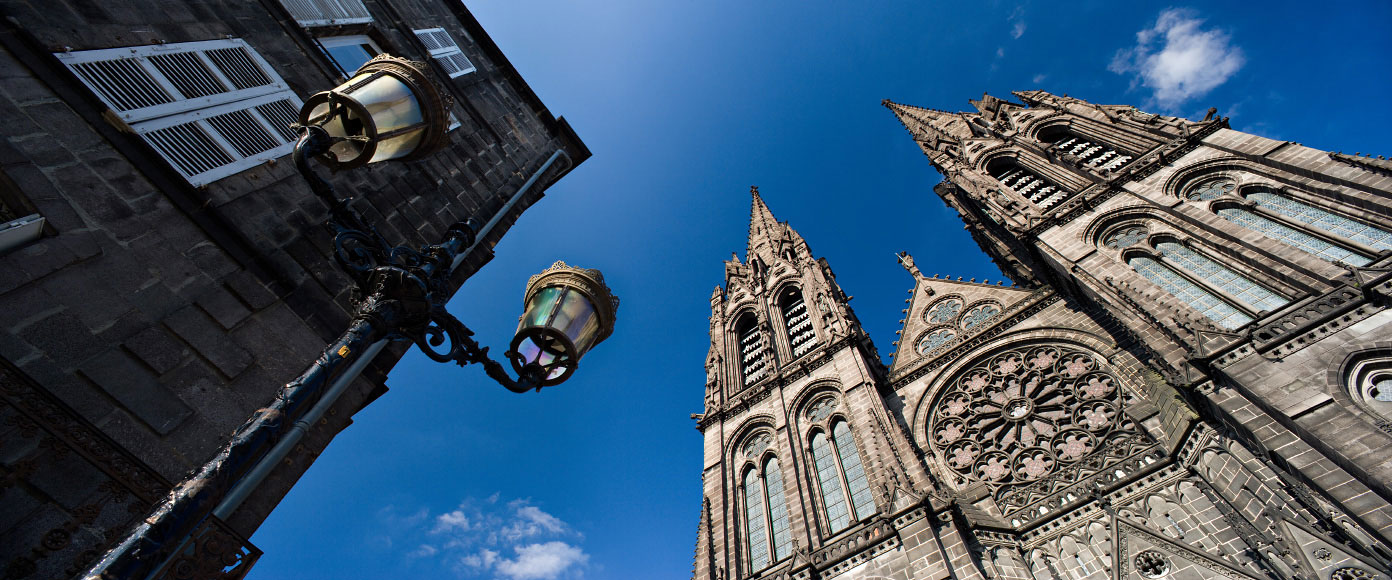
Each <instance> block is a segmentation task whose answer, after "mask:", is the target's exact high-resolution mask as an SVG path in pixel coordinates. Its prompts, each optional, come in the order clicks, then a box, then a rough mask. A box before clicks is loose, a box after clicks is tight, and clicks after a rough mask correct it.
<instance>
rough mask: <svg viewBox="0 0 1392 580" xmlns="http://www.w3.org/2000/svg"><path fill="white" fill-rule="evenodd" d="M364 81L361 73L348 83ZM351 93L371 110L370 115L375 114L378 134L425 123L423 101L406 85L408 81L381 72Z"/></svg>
mask: <svg viewBox="0 0 1392 580" xmlns="http://www.w3.org/2000/svg"><path fill="white" fill-rule="evenodd" d="M361 80H362V76H361V75H360V76H357V77H354V78H353V80H351V81H348V83H347V84H352V83H355V82H359V81H361ZM348 96H349V97H351V98H352V99H353V100H355V101H357V102H358V103H359V104H361V105H362V106H363V108H365V109H367V113H368V114H369V115H372V120H373V121H374V122H375V123H376V124H377V132H378V133H387V132H391V131H396V130H398V129H405V128H407V127H410V126H413V125H422V124H423V117H422V116H421V108H420V103H418V102H416V95H415V93H413V92H411V88H410V87H408V86H406V83H403V82H401V79H398V78H396V77H394V76H390V75H378V76H377V78H375V79H373V80H372V81H370V82H368V83H367V84H365V85H363V86H360V87H358V88H356V89H353V90H351V92H349V93H348Z"/></svg>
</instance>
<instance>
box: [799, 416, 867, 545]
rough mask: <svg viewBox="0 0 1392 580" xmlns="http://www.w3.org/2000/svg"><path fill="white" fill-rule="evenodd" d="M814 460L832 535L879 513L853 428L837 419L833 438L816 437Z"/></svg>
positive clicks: (822, 435) (813, 438) (825, 436)
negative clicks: (876, 511) (853, 522)
mask: <svg viewBox="0 0 1392 580" xmlns="http://www.w3.org/2000/svg"><path fill="white" fill-rule="evenodd" d="M812 460H813V462H814V463H815V467H816V470H817V482H818V484H819V487H820V489H821V492H822V505H823V508H824V509H825V515H826V519H827V527H828V528H829V530H830V532H831V533H833V534H834V533H836V532H839V531H841V530H843V529H846V527H848V526H850V525H851V522H852V521H860V520H864V519H866V518H869V517H870V516H872V515H874V514H875V499H874V497H873V494H872V493H871V491H870V481H869V478H868V477H866V473H865V467H864V464H862V463H861V461H860V451H859V450H858V449H857V448H856V443H855V438H854V437H853V436H852V435H851V428H850V426H848V425H847V424H846V422H845V421H843V420H837V421H835V422H834V423H833V424H832V427H831V436H830V437H828V436H827V433H826V432H824V431H820V430H819V431H817V432H816V433H813V434H812Z"/></svg>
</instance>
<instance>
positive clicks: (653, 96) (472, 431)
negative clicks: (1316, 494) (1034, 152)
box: [251, 0, 1392, 580]
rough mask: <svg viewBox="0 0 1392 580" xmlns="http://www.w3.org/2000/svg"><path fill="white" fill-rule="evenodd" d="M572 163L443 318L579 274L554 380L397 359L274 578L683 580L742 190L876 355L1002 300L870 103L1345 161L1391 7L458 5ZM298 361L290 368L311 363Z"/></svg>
mask: <svg viewBox="0 0 1392 580" xmlns="http://www.w3.org/2000/svg"><path fill="white" fill-rule="evenodd" d="M469 6H470V9H471V10H472V11H473V12H474V13H475V15H476V16H477V17H478V18H479V20H480V21H482V23H483V25H484V26H485V27H486V28H487V29H488V30H489V32H490V34H491V35H492V36H493V38H494V40H495V41H496V42H497V43H498V45H499V46H501V47H502V49H503V50H504V51H505V52H506V53H507V54H508V56H509V58H510V59H511V60H512V62H513V64H514V65H516V67H517V68H518V69H519V70H520V71H521V72H522V74H523V76H524V77H526V78H527V79H528V81H529V83H530V84H531V85H532V87H533V88H534V89H535V90H536V92H537V93H538V94H539V95H540V96H541V98H542V99H543V100H544V101H545V102H546V103H547V105H548V106H549V107H550V108H551V110H552V111H553V112H555V113H557V114H560V115H564V116H565V117H566V118H567V119H569V121H570V122H571V124H572V125H573V126H574V127H575V129H576V131H577V132H578V133H579V134H580V136H581V137H582V138H583V139H584V140H585V142H586V143H587V144H588V145H589V147H590V148H591V149H592V150H593V151H594V158H592V159H591V160H590V161H588V162H587V163H585V164H584V165H582V166H581V167H580V168H578V169H577V170H576V171H575V172H573V173H572V174H571V175H570V176H568V177H567V178H566V179H565V180H564V181H562V182H561V183H560V184H558V185H557V186H556V187H553V188H552V189H551V190H550V192H549V193H548V196H547V197H546V198H545V199H543V200H542V201H541V202H540V203H538V204H537V205H536V206H534V207H533V208H532V209H530V210H528V212H527V213H526V215H524V216H523V218H522V220H521V221H520V222H519V223H518V224H517V225H516V226H515V227H514V228H513V229H512V231H511V232H510V233H509V234H508V236H507V238H506V239H505V240H504V241H503V242H502V244H501V245H500V246H499V247H498V248H497V256H496V258H494V260H493V262H492V263H490V264H489V265H488V266H487V267H485V268H484V270H483V271H482V272H480V273H479V274H478V275H476V276H474V278H473V279H472V280H471V281H470V282H469V283H468V284H467V285H466V286H465V288H464V290H462V291H461V292H460V293H459V294H458V295H457V296H456V298H455V299H454V301H453V302H452V303H451V310H452V312H454V313H455V314H456V315H457V316H459V317H460V318H461V319H463V320H464V321H465V322H466V323H467V324H469V325H470V326H471V327H472V328H473V329H474V330H476V331H477V332H478V336H479V338H480V339H481V340H482V342H484V343H485V344H490V345H493V346H494V348H495V350H501V349H502V348H503V347H505V346H506V343H507V341H508V340H509V339H510V338H511V333H512V331H513V329H514V325H515V324H516V320H517V319H516V317H517V315H518V314H519V313H520V311H521V307H522V305H521V296H522V289H523V285H524V284H525V282H526V279H527V277H528V276H529V275H531V274H533V273H535V272H537V271H539V270H541V269H542V268H544V267H546V266H547V265H549V264H550V263H551V262H552V261H554V260H556V259H564V260H566V261H568V262H570V263H572V264H578V265H583V266H586V267H594V268H600V269H602V270H603V271H604V273H605V275H606V277H607V278H608V280H609V283H610V285H611V286H612V287H613V288H614V291H615V293H617V294H618V295H619V296H620V298H622V299H623V304H622V306H621V307H620V309H619V322H618V328H617V330H616V331H615V333H614V336H613V337H612V338H610V339H609V340H608V341H607V342H605V343H603V344H602V345H600V346H599V347H597V348H596V349H595V350H594V351H592V352H591V353H590V354H589V355H588V356H587V357H586V359H585V360H584V361H583V364H582V365H581V366H580V368H579V370H578V371H577V373H576V375H575V377H574V378H572V379H571V380H570V381H568V382H567V383H565V384H564V385H561V386H559V387H556V388H553V389H548V390H545V391H543V392H541V393H539V394H534V393H529V394H525V395H516V394H513V393H510V392H507V391H505V390H504V389H502V388H501V387H498V386H497V385H494V384H491V383H490V382H489V381H488V380H487V379H486V378H485V377H484V375H483V373H482V370H481V369H478V368H462V369H461V368H458V367H454V366H447V365H438V364H434V363H430V362H429V361H428V360H426V359H425V358H424V357H423V356H420V355H418V354H415V353H413V354H412V355H409V356H408V357H407V358H406V359H405V360H404V361H403V362H402V363H401V364H400V365H399V366H398V367H397V368H396V370H395V371H393V373H392V375H391V378H390V380H389V381H388V386H389V387H390V388H391V391H390V392H388V393H387V394H386V395H385V396H383V397H382V398H381V399H379V400H378V401H376V402H374V403H373V404H372V406H370V407H369V408H367V409H365V410H364V411H362V412H361V413H359V414H358V415H357V416H356V417H355V423H354V424H353V425H352V426H351V427H349V428H348V429H347V431H345V432H344V433H343V434H342V435H340V436H339V437H338V439H336V440H335V441H334V442H333V444H332V445H330V446H329V449H328V450H327V451H326V452H325V453H324V454H323V455H322V456H321V457H320V458H319V460H318V462H317V463H315V465H314V466H313V468H311V469H310V471H309V473H308V474H307V475H306V476H305V477H304V478H303V479H302V480H301V481H300V483H299V484H298V485H297V486H296V487H295V489H294V490H293V491H291V493H290V494H289V496H287V497H286V499H285V501H284V502H283V503H282V504H281V506H280V507H279V508H278V509H277V510H276V511H275V512H274V513H273V514H272V515H271V517H270V519H268V520H267V521H266V523H265V525H264V526H263V527H262V529H261V530H260V531H259V532H258V533H257V534H256V535H255V537H253V542H254V543H256V544H257V545H258V546H260V547H261V548H262V549H264V550H265V551H266V555H265V556H264V557H263V559H262V560H261V563H260V564H258V566H257V567H256V568H255V569H254V570H253V573H252V575H251V578H253V579H255V580H265V579H275V578H299V579H306V580H311V579H317V578H324V579H328V578H334V579H341V578H394V579H395V578H421V579H424V578H431V579H436V578H485V579H492V578H497V579H502V580H548V579H555V578H614V579H630V578H687V577H689V576H690V571H691V564H692V555H693V548H694V546H695V540H696V537H695V534H696V523H697V515H698V508H699V506H700V503H701V488H700V470H701V461H702V459H701V455H702V453H701V438H700V436H699V434H698V433H697V432H696V431H695V429H694V422H693V421H692V420H690V419H689V418H688V415H689V414H691V413H695V412H700V411H701V404H702V392H703V385H704V380H705V373H704V368H703V366H702V365H703V361H704V357H705V353H706V350H707V348H708V346H709V338H708V336H707V328H708V326H707V325H708V321H707V317H708V316H709V314H710V312H709V303H708V299H709V297H710V292H711V289H712V288H713V287H715V286H716V285H719V284H721V283H722V282H723V280H722V276H723V266H722V265H721V262H722V260H725V259H728V258H729V257H730V253H731V252H734V251H739V252H740V253H741V254H742V253H743V248H744V243H745V236H746V231H747V220H748V215H749V195H748V190H749V186H750V185H758V186H760V192H761V193H762V194H763V196H764V199H765V200H766V201H767V202H768V203H769V205H770V207H771V208H772V209H773V211H774V214H775V215H777V217H778V218H779V219H781V220H786V221H790V222H791V223H792V225H793V226H794V227H795V228H797V229H798V230H799V231H800V232H801V233H802V234H803V236H804V237H805V238H806V239H807V241H808V243H809V244H810V245H811V247H812V251H813V253H814V254H817V255H819V256H823V257H825V258H826V259H827V260H828V261H829V262H830V264H831V266H832V268H833V269H834V270H835V272H836V274H837V278H838V281H839V282H840V283H841V285H842V286H843V287H844V288H845V289H846V291H847V292H848V293H849V294H852V295H854V296H855V300H854V301H853V302H852V306H853V307H854V308H855V309H856V312H857V314H858V315H859V317H860V318H861V320H862V321H863V322H864V323H865V325H866V328H867V330H868V331H869V332H870V334H871V336H872V337H873V338H874V339H875V340H876V341H877V344H878V345H879V346H880V350H881V352H882V353H886V354H887V353H888V352H889V347H890V342H891V341H893V340H894V338H895V335H894V331H895V330H897V328H898V323H897V321H898V319H899V317H900V312H899V309H900V308H902V307H903V296H904V293H905V292H906V291H907V289H908V288H909V287H910V280H909V278H908V276H907V274H905V273H904V272H903V270H902V269H901V268H900V267H899V266H898V264H897V263H896V261H895V259H894V253H895V252H897V251H901V250H907V251H909V252H910V253H912V254H913V255H914V256H915V257H916V258H917V262H918V264H919V266H920V267H921V268H922V269H923V270H924V272H925V273H927V274H930V275H931V274H934V273H939V274H945V275H952V276H963V277H975V278H977V279H989V280H999V279H1001V275H1000V272H999V271H998V270H997V269H996V268H995V267H994V266H993V265H991V264H990V262H989V260H987V259H986V258H985V256H984V255H983V254H981V253H980V251H978V250H977V249H976V247H975V246H974V245H973V244H972V243H971V240H970V238H969V237H968V236H967V234H966V233H965V232H964V231H963V230H962V226H961V224H960V222H959V221H958V220H957V218H956V216H955V214H954V213H953V212H952V211H950V210H948V209H947V208H946V207H945V206H944V204H943V203H942V202H941V201H940V200H939V199H938V198H937V197H936V196H935V195H934V194H933V193H932V186H933V184H935V183H937V181H938V175H937V173H936V172H935V171H934V170H933V169H932V167H931V166H930V165H929V164H928V162H927V160H926V159H925V158H923V156H922V155H921V154H920V153H919V152H918V150H917V148H916V147H914V145H913V144H912V142H911V141H910V139H909V137H908V134H907V132H905V131H904V129H903V128H902V127H901V126H900V125H899V123H898V122H897V121H896V120H895V119H894V117H893V115H891V114H890V113H889V112H888V111H887V110H886V109H884V108H882V107H881V106H880V101H881V100H882V99H885V98H890V99H894V100H896V101H900V102H904V103H908V104H913V105H920V106H926V107H933V108H941V109H955V110H962V109H964V108H967V107H969V105H968V104H967V99H968V98H976V97H979V96H980V95H981V93H982V92H983V91H987V92H990V93H991V94H993V95H996V96H1001V97H1008V96H1009V91H1011V90H1024V89H1033V88H1041V89H1045V90H1048V91H1051V92H1055V93H1059V94H1065V93H1066V94H1069V95H1072V96H1077V97H1081V98H1084V99H1088V100H1091V101H1093V102H1098V103H1109V104H1123V103H1124V104H1134V105H1136V106H1138V107H1140V108H1142V109H1143V110H1148V111H1152V112H1163V113H1169V114H1177V115H1182V116H1188V117H1191V118H1200V117H1202V116H1203V114H1204V111H1206V110H1207V109H1208V107H1210V106H1213V107H1217V108H1218V111H1219V114H1220V115H1224V116H1229V117H1231V123H1232V126H1233V128H1235V129H1238V130H1242V131H1248V132H1252V133H1256V134H1260V135H1264V136H1267V137H1271V138H1276V139H1291V140H1296V141H1299V142H1301V143H1304V144H1306V145H1309V146H1312V147H1318V148H1326V149H1331V150H1340V151H1345V152H1354V151H1361V152H1364V153H1369V152H1372V153H1382V154H1388V153H1392V147H1389V143H1388V138H1387V131H1386V127H1387V126H1388V123H1389V121H1392V119H1389V112H1388V110H1389V109H1388V104H1389V102H1388V97H1387V95H1388V94H1389V89H1392V86H1390V85H1392V75H1389V74H1388V71H1392V57H1390V56H1389V55H1392V35H1390V34H1389V33H1388V32H1387V28H1386V23H1388V22H1392V4H1389V3H1386V2H1326V3H1321V4H1319V5H1312V4H1310V3H1295V2H1288V3H1282V2H1267V3H1263V4H1262V8H1261V9H1260V10H1252V9H1249V8H1248V6H1250V5H1249V4H1248V3H1235V2H1232V3H1222V2H1220V3H1212V4H1205V3H1192V4H1183V5H1172V4H1165V3H1159V4H1157V3H1147V2H1117V1H1115V0H1109V1H1105V2H1104V1H1097V2H1088V1H1080V2H1072V3H1068V4H1067V6H1068V8H1064V7H1063V6H1064V5H1054V4H1046V3H1043V2H1024V3H1016V2H1003V1H985V2H950V3H946V2H941V3H940V2H922V1H920V2H908V1H903V2H875V3H870V2H797V3H794V2H779V3H775V2H748V1H730V0H709V1H703V2H651V1H641V0H635V1H630V0H609V1H606V2H562V1H555V2H542V1H526V0H511V1H491V2H474V3H470V5H469ZM307 362H308V361H307Z"/></svg>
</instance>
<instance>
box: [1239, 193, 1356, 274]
mask: <svg viewBox="0 0 1392 580" xmlns="http://www.w3.org/2000/svg"><path fill="white" fill-rule="evenodd" d="M1218 215H1219V216H1221V217H1222V218H1223V219H1226V220H1228V221H1230V222H1233V223H1236V224H1241V225H1243V226H1245V227H1247V228H1249V229H1253V230H1256V231H1259V232H1261V233H1262V234H1264V235H1266V236H1267V237H1269V238H1274V239H1277V240H1280V241H1281V242H1284V243H1285V244H1286V245H1289V246H1292V247H1295V248H1298V249H1300V250H1304V251H1306V252H1309V253H1311V254H1314V255H1315V256H1316V257H1318V258H1320V259H1323V260H1328V261H1330V262H1343V263H1345V264H1349V265H1353V266H1364V265H1367V264H1368V262H1369V260H1368V258H1367V256H1363V255H1361V254H1358V253H1357V252H1354V251H1353V250H1350V249H1348V248H1345V247H1343V246H1339V245H1337V244H1334V243H1331V242H1329V241H1327V240H1323V239H1320V238H1317V237H1315V236H1312V235H1310V234H1307V233H1305V232H1302V231H1300V230H1297V229H1295V228H1293V227H1290V226H1288V225H1286V224H1283V223H1281V222H1278V221H1276V220H1273V219H1269V218H1267V217H1265V216H1262V215H1258V214H1255V213H1252V212H1250V211H1247V210H1246V209H1243V208H1240V207H1226V208H1223V209H1220V210H1218Z"/></svg>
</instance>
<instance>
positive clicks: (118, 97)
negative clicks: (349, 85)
mask: <svg viewBox="0 0 1392 580" xmlns="http://www.w3.org/2000/svg"><path fill="white" fill-rule="evenodd" d="M56 56H57V57H58V59H59V61H61V62H62V63H63V64H65V65H67V67H68V69H69V70H71V71H72V72H73V74H75V75H77V78H79V79H81V80H82V82H83V83H84V84H86V85H87V87H88V88H90V89H92V92H95V93H96V94H97V96H98V97H101V99H102V101H104V102H105V103H106V104H107V106H109V107H111V109H112V111H114V112H115V113H116V115H117V116H119V117H120V118H121V120H122V121H125V122H126V124H127V125H129V126H130V127H131V128H132V129H134V130H135V132H136V133H138V134H139V135H140V136H142V137H144V138H145V140H146V141H147V142H148V143H149V144H150V145H151V146H152V147H154V148H155V150H156V151H159V153H160V155H162V156H164V158H165V160H167V161H169V163H170V164H171V165H173V166H174V168H175V169H177V170H179V173H181V174H183V176H184V177H185V178H186V179H188V181H189V183H192V184H193V185H204V184H207V183H211V182H213V181H217V180H218V179H222V178H223V177H227V176H228V175H232V174H234V173H237V172H239V171H242V170H244V169H247V168H250V167H254V166H256V165H259V164H261V163H263V162H265V161H267V160H270V159H275V158H277V157H281V156H283V155H285V154H287V153H289V152H290V150H291V149H292V148H293V147H294V142H295V139H296V137H297V135H296V134H295V132H294V131H293V130H291V129H290V124H291V123H294V122H295V121H296V120H297V117H298V112H299V110H300V105H301V104H302V102H301V101H300V98H299V97H298V96H297V95H295V93H294V92H292V91H291V90H290V89H289V87H287V86H286V84H285V81H283V80H281V78H280V75H277V74H276V72H275V71H274V70H273V69H271V66H270V65H269V64H267V63H266V61H265V60H264V59H262V58H261V55H259V54H257V53H256V50H254V49H252V48H251V47H250V46H248V45H247V43H246V42H244V41H242V40H241V39H236V38H231V39H225V40H209V41H202V42H185V43H179V44H161V45H151V46H135V47H127V48H113V49H105V50H87V51H81V52H65V53H58V54H57V55H56Z"/></svg>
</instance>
